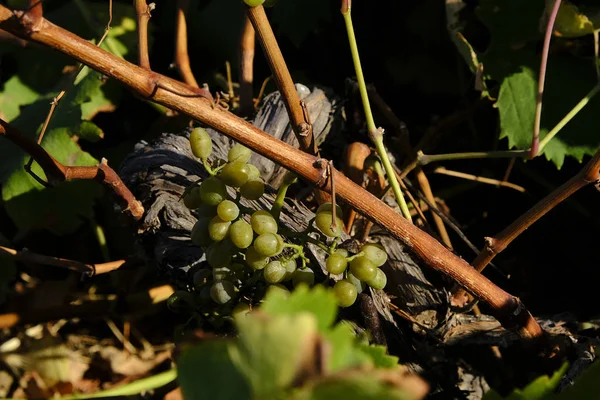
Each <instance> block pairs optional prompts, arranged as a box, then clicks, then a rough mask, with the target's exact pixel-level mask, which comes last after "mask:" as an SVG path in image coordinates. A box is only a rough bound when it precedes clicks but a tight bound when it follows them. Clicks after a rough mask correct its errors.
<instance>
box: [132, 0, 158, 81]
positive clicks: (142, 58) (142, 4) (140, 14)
mask: <svg viewBox="0 0 600 400" xmlns="http://www.w3.org/2000/svg"><path fill="white" fill-rule="evenodd" d="M153 9H154V3H150V5H148V4H146V0H135V13H136V14H137V27H138V62H139V64H140V67H142V68H144V69H147V70H150V69H151V68H150V55H149V53H148V21H150V17H151V15H150V11H152V10H153Z"/></svg>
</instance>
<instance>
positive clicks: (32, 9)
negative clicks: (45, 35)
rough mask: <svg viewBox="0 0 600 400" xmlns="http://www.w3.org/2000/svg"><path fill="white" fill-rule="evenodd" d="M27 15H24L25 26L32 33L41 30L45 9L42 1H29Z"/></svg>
mask: <svg viewBox="0 0 600 400" xmlns="http://www.w3.org/2000/svg"><path fill="white" fill-rule="evenodd" d="M27 3H28V4H27V8H26V10H25V13H23V14H22V18H23V25H24V26H26V27H27V29H28V30H29V31H31V32H34V31H38V30H40V29H41V25H42V22H43V21H44V8H43V6H42V0H28V2H27Z"/></svg>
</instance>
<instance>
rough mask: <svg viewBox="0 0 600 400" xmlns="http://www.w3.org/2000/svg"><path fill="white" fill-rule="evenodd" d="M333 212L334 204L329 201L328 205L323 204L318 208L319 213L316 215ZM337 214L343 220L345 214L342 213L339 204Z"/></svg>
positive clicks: (336, 207)
mask: <svg viewBox="0 0 600 400" xmlns="http://www.w3.org/2000/svg"><path fill="white" fill-rule="evenodd" d="M332 210H333V203H332V202H330V201H328V202H327V203H323V204H321V205H320V206H319V208H317V212H316V213H315V214H318V213H321V212H331V211H332ZM335 214H336V215H337V216H338V217H340V218H342V216H343V213H342V207H340V205H339V204H336V205H335Z"/></svg>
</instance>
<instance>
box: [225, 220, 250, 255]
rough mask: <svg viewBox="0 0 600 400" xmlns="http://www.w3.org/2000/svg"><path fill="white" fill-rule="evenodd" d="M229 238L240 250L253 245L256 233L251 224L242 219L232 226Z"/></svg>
mask: <svg viewBox="0 0 600 400" xmlns="http://www.w3.org/2000/svg"><path fill="white" fill-rule="evenodd" d="M229 237H230V238H231V241H232V242H233V244H234V245H235V247H237V248H238V249H245V248H247V247H248V246H250V245H251V244H252V239H254V232H252V227H251V226H250V224H249V223H247V222H246V221H244V220H243V219H240V220H238V221H235V222H234V223H233V224H231V228H229Z"/></svg>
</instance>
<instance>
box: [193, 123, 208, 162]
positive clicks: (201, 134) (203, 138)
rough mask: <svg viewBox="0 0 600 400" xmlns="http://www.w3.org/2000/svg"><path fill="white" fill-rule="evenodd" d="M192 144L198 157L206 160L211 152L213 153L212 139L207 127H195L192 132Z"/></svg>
mask: <svg viewBox="0 0 600 400" xmlns="http://www.w3.org/2000/svg"><path fill="white" fill-rule="evenodd" d="M190 146H191V148H192V153H194V155H195V156H196V157H198V158H201V159H203V160H205V159H207V158H208V157H209V156H210V153H212V140H211V139H210V135H209V134H208V132H206V129H203V128H195V129H194V130H193V131H192V133H190Z"/></svg>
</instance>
